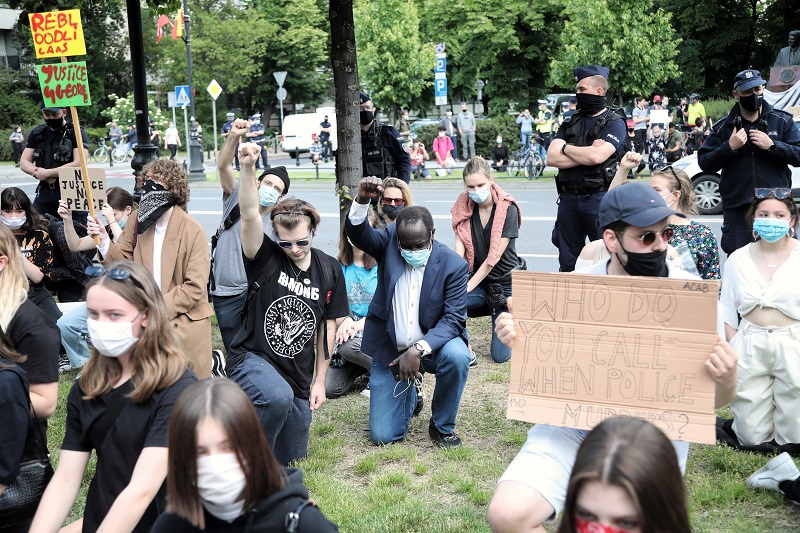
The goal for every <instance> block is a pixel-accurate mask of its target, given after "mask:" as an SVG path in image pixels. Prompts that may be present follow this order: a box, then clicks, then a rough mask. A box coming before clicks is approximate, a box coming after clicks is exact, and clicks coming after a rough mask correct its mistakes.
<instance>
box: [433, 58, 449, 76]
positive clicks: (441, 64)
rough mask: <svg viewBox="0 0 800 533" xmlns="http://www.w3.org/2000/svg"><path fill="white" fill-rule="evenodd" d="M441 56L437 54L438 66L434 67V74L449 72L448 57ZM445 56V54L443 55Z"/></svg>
mask: <svg viewBox="0 0 800 533" xmlns="http://www.w3.org/2000/svg"><path fill="white" fill-rule="evenodd" d="M439 55H440V54H437V57H436V66H435V67H434V69H433V71H434V72H447V57H438V56H439ZM441 55H442V56H444V55H445V54H441Z"/></svg>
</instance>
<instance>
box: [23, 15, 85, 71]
mask: <svg viewBox="0 0 800 533" xmlns="http://www.w3.org/2000/svg"><path fill="white" fill-rule="evenodd" d="M28 20H29V21H30V23H31V33H32V34H33V48H34V50H35V51H36V57H37V58H38V59H41V58H44V57H67V56H85V55H86V43H85V42H84V39H83V25H82V24H81V12H80V10H79V9H67V10H66V11H53V12H50V13H30V14H28Z"/></svg>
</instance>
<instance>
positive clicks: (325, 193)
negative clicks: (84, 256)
mask: <svg viewBox="0 0 800 533" xmlns="http://www.w3.org/2000/svg"><path fill="white" fill-rule="evenodd" d="M270 155H271V156H272V154H270ZM273 159H278V158H273ZM274 162H280V163H282V164H286V165H287V167H288V169H289V172H290V175H291V172H292V171H293V170H294V169H295V168H296V167H295V166H293V163H294V161H292V160H283V161H274ZM91 166H99V165H91ZM103 168H105V169H106V177H107V180H108V186H109V187H113V186H120V187H124V188H125V189H128V190H132V188H133V176H132V174H131V170H130V168H128V167H119V166H115V167H113V168H108V166H107V165H103ZM300 168H301V169H303V170H307V169H308V168H310V165H308V164H307V163H304V164H303V165H302V166H301V167H300ZM207 169H208V170H209V171H212V172H213V167H211V166H208V167H207ZM498 183H499V184H500V185H501V186H502V187H503V189H505V190H506V191H507V192H509V193H511V194H513V195H514V197H515V198H516V199H517V201H518V202H519V204H520V208H521V211H522V216H523V223H522V228H521V234H520V238H519V239H518V241H517V253H519V254H520V255H521V256H522V257H524V258H525V260H526V261H527V263H528V269H530V270H537V271H543V272H555V271H557V270H558V255H557V254H558V250H557V249H556V248H555V247H554V246H553V245H552V244H551V243H550V235H551V232H552V229H553V222H554V220H555V215H556V198H557V195H556V191H555V186H554V184H553V182H552V180H546V181H541V182H537V181H528V180H522V179H508V178H506V179H503V177H500V178H498ZM12 185H14V186H18V187H20V188H22V189H23V190H25V191H26V192H27V193H28V194H29V195H31V197H33V194H34V188H35V187H34V183H33V180H32V178H30V177H29V176H26V175H25V174H22V173H21V172H19V170H16V171H14V170H13V169H12V168H10V167H2V169H0V188H4V187H8V186H12ZM411 188H412V193H413V194H414V200H415V202H416V203H418V204H420V205H424V206H426V207H427V208H428V209H430V210H431V212H432V213H433V216H434V221H435V223H436V228H437V232H436V238H437V239H438V240H439V241H441V242H443V243H445V244H447V245H448V246H451V247H452V246H453V245H454V242H455V239H454V237H453V231H452V229H451V226H450V207H451V206H452V205H453V202H454V201H455V198H456V196H457V195H458V193H459V192H461V191H462V190H463V188H462V186H461V185H460V184H459V183H441V182H440V183H436V182H435V181H434V182H413V181H412V183H411ZM291 192H292V194H293V195H294V196H297V197H300V198H302V199H304V200H306V201H308V202H311V203H312V204H313V205H314V206H316V207H317V209H319V210H320V213H322V224H321V225H320V228H319V231H318V233H317V236H316V238H315V240H314V244H315V246H316V247H318V248H321V249H322V250H323V251H325V252H327V253H329V254H331V255H336V252H337V249H338V217H339V214H338V209H337V200H336V197H335V196H334V194H333V184H332V181H331V180H330V178H328V179H325V180H320V181H319V182H314V181H297V182H293V183H292V185H291ZM221 197H222V193H221V189H219V185H218V183H212V182H201V183H192V193H191V201H190V203H189V213H190V214H192V215H193V216H194V217H196V218H197V219H198V220H199V221H200V222H201V224H202V225H203V228H204V229H205V231H206V235H207V236H209V239H210V236H211V235H212V234H213V233H214V232H215V231H216V229H217V227H218V226H219V223H220V217H221V214H222V201H221ZM697 220H698V221H699V222H702V223H704V224H706V225H708V226H709V227H710V228H711V229H712V230H713V231H714V232H715V233H716V234H717V237H718V238H719V234H720V224H721V222H722V219H721V217H719V216H718V217H702V216H701V217H697Z"/></svg>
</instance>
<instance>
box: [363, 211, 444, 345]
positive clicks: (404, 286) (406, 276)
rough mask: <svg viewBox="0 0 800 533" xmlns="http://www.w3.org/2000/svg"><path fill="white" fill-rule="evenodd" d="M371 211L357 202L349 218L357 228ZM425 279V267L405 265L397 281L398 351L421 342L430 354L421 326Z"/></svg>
mask: <svg viewBox="0 0 800 533" xmlns="http://www.w3.org/2000/svg"><path fill="white" fill-rule="evenodd" d="M367 211H369V204H364V205H362V204H359V203H358V202H356V201H355V200H354V201H353V203H352V204H351V206H350V213H349V214H348V218H349V219H350V222H351V223H352V224H353V225H354V226H357V225H359V224H361V223H362V222H364V220H365V219H366V218H367ZM424 277H425V267H424V266H421V267H412V266H411V265H409V264H408V263H406V265H405V272H403V274H402V275H401V276H400V279H398V280H397V284H396V285H395V287H394V297H393V298H392V311H393V312H394V333H395V339H396V340H397V350H398V351H402V350H405V349H406V348H408V347H410V346H411V345H412V344H414V343H415V342H419V343H420V344H421V345H422V346H423V348H425V350H426V351H428V352H430V349H431V348H430V345H429V344H428V342H427V341H425V340H423V339H422V338H423V337H424V336H425V334H424V333H423V332H422V328H421V327H420V325H419V295H420V292H421V291H422V279H423V278H424Z"/></svg>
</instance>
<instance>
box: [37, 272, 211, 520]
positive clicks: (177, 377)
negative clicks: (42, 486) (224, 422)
mask: <svg viewBox="0 0 800 533" xmlns="http://www.w3.org/2000/svg"><path fill="white" fill-rule="evenodd" d="M86 273H87V275H89V276H90V277H91V278H92V280H91V281H89V284H88V285H87V289H86V306H87V309H88V316H89V318H88V327H89V336H90V338H91V341H92V346H93V347H94V348H93V351H92V356H91V357H90V358H89V361H88V362H87V363H86V365H85V366H84V368H83V373H82V375H81V377H80V379H79V380H78V381H76V382H75V383H74V384H73V385H72V389H71V390H70V392H69V397H68V399H67V422H66V433H65V435H64V442H63V444H62V446H61V455H60V456H59V458H58V468H57V469H56V472H55V475H54V476H53V479H52V481H50V485H49V486H48V487H47V490H46V491H45V493H44V496H43V497H42V501H41V503H40V505H39V509H38V511H37V513H36V516H35V518H34V519H33V525H32V526H31V531H35V532H52V531H58V529H59V528H60V527H61V526H62V524H63V523H64V520H65V519H66V518H67V516H68V515H69V511H70V509H71V508H72V505H73V503H74V502H75V499H76V498H77V496H78V491H79V489H80V487H81V483H82V481H83V478H84V475H85V471H86V467H87V466H88V464H89V459H90V456H91V453H92V451H93V450H94V451H96V452H97V466H96V469H95V473H94V477H93V478H92V481H91V483H90V485H89V492H88V494H87V495H86V506H85V509H84V514H83V518H81V519H80V521H82V528H83V530H84V531H97V530H98V529H106V528H108V529H109V530H112V529H113V530H114V531H142V532H146V531H150V528H151V527H152V525H153V524H154V523H155V521H156V518H158V515H159V514H160V512H161V510H162V509H163V508H164V505H165V503H166V502H165V491H164V490H163V487H162V485H163V483H164V479H165V478H166V477H167V425H168V423H169V416H170V412H171V410H172V405H173V404H174V402H175V400H176V399H177V398H178V396H179V395H180V393H181V392H183V390H184V389H185V388H186V387H188V386H189V385H191V384H192V383H194V382H195V381H196V380H197V378H196V377H195V375H194V374H193V373H192V371H191V370H189V369H188V367H187V364H186V357H185V356H184V354H183V352H182V350H181V348H180V340H179V339H178V337H177V335H176V333H175V330H174V329H173V327H172V325H171V324H170V322H169V320H168V319H167V307H166V304H165V303H164V299H163V297H162V296H161V291H159V289H158V287H157V286H156V283H155V280H153V276H152V274H150V272H149V271H148V270H147V269H146V268H145V267H144V266H142V265H140V264H138V263H134V262H131V261H123V262H117V263H112V264H110V265H108V270H106V268H105V267H102V266H93V267H89V268H88V269H87V271H86Z"/></svg>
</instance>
